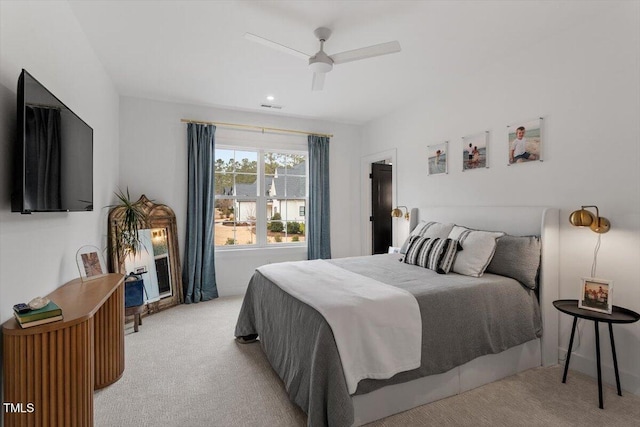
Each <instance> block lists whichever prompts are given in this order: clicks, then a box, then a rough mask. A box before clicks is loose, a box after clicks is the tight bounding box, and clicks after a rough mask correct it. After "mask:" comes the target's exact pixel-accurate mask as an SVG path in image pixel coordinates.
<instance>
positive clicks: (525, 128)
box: [507, 117, 542, 165]
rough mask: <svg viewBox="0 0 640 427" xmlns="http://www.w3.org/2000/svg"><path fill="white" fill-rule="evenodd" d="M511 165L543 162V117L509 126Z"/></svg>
mask: <svg viewBox="0 0 640 427" xmlns="http://www.w3.org/2000/svg"><path fill="white" fill-rule="evenodd" d="M507 133H508V135H509V141H508V142H509V143H508V149H509V165H512V164H519V163H527V162H532V161H535V160H539V161H542V117H539V118H537V119H535V120H529V121H522V122H518V123H516V124H513V125H509V126H507Z"/></svg>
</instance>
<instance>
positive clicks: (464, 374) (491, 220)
mask: <svg viewBox="0 0 640 427" xmlns="http://www.w3.org/2000/svg"><path fill="white" fill-rule="evenodd" d="M558 216H559V215H558V211H557V210H556V209H549V208H544V207H473V208H470V207H454V208H452V207H437V208H434V207H431V208H423V209H419V210H418V209H413V210H412V213H411V224H410V228H411V230H413V229H414V228H415V227H416V226H419V225H420V224H419V220H420V219H422V220H424V221H427V220H428V221H437V222H440V223H454V224H459V225H464V226H466V227H469V228H471V229H477V230H492V231H501V232H505V233H508V234H509V235H512V236H526V235H537V236H540V243H541V252H542V255H541V261H540V271H539V277H538V287H537V290H536V291H533V290H530V289H525V288H524V287H523V286H522V285H521V284H520V283H519V282H518V281H515V280H513V279H511V278H508V277H504V276H501V275H497V274H492V273H485V274H483V275H482V276H480V277H470V276H465V275H461V274H456V273H449V274H437V273H435V272H434V271H432V270H429V269H425V268H422V267H418V266H415V265H408V264H406V263H404V262H398V261H399V260H400V258H401V257H403V256H404V255H398V254H386V255H375V256H368V257H353V258H344V259H336V260H327V261H321V262H319V263H315V264H313V265H314V266H316V267H314V268H317V266H320V267H323V268H324V267H326V268H327V269H328V271H332V272H333V271H334V270H335V271H337V272H338V273H340V274H345V276H338V277H342V278H343V281H344V282H351V279H350V278H351V277H353V278H359V277H363V278H364V279H363V280H364V281H367V280H370V281H372V282H373V284H374V285H375V284H376V283H382V284H386V285H392V287H396V288H399V289H401V292H408V293H410V294H411V295H413V297H415V301H416V302H417V304H418V306H419V316H420V318H421V325H422V326H421V327H422V341H421V342H420V343H419V351H420V354H419V359H420V360H419V361H418V366H416V367H415V368H413V369H408V370H404V371H398V373H396V374H394V375H393V376H391V377H390V378H388V377H376V376H375V375H373V376H369V377H367V376H361V377H356V380H357V382H356V384H355V385H354V383H353V378H351V375H350V374H349V373H348V371H349V370H350V369H351V368H350V366H351V364H350V363H349V362H345V369H343V360H344V351H343V349H344V347H343V346H344V342H345V339H344V338H342V337H341V336H342V334H343V333H344V332H343V330H349V329H351V328H348V327H347V328H344V327H340V328H336V326H335V325H336V324H335V323H332V325H334V329H332V327H331V326H330V325H329V321H328V320H327V319H328V317H326V315H324V316H323V315H322V314H321V312H322V311H323V310H322V308H320V307H316V306H315V304H314V301H313V299H311V300H304V299H301V298H300V297H299V296H298V295H297V294H296V293H295V289H294V290H293V291H292V290H291V289H289V288H287V285H286V284H285V283H284V282H285V280H283V283H279V282H278V280H277V279H276V278H277V276H274V275H273V273H272V270H269V269H262V270H261V269H258V271H256V273H255V274H254V276H253V277H252V279H251V281H250V283H249V287H248V289H247V293H246V295H245V299H244V301H243V306H242V309H241V312H240V315H239V318H238V323H237V325H236V331H235V335H236V337H253V336H255V334H257V335H259V343H260V345H261V347H262V349H263V350H264V352H265V355H266V357H267V358H268V360H269V362H270V363H271V366H272V367H273V369H274V370H275V371H276V373H277V374H278V375H279V377H280V378H281V379H282V381H283V383H284V386H285V388H286V390H287V392H288V393H289V397H290V399H291V400H292V401H293V402H294V403H295V404H297V405H298V406H300V407H301V408H302V409H303V410H304V411H305V412H306V413H307V415H308V425H309V426H320V425H331V426H350V425H362V424H365V423H368V422H371V421H374V420H376V419H380V418H383V417H386V416H389V415H392V414H394V413H398V412H401V411H404V410H407V409H410V408H413V407H416V406H419V405H422V404H425V403H429V402H432V401H435V400H438V399H441V398H444V397H447V396H451V395H454V394H458V393H461V392H463V391H466V390H470V389H472V388H475V387H478V386H480V385H483V384H486V383H489V382H492V381H495V380H498V379H500V378H504V377H506V376H509V375H512V374H515V373H517V372H521V371H523V370H526V369H529V368H532V367H536V366H540V365H544V366H548V365H553V364H556V363H557V360H558V354H557V352H558V315H557V312H555V310H553V308H552V306H551V301H553V300H554V299H557V297H558V286H557V282H558V265H557V262H558V261H557V260H558V255H557V250H558ZM463 252H464V251H463ZM284 267H287V266H284ZM278 268H281V269H282V267H278ZM338 270H340V271H338ZM343 271H344V272H343ZM308 274H309V275H308V276H307V277H308V278H309V280H302V281H304V282H307V283H311V278H312V277H317V276H313V271H312V272H309V273H308ZM327 275H330V274H327ZM349 275H352V276H349ZM345 278H349V280H346V279H345ZM294 282H295V281H294ZM387 287H388V286H387ZM319 288H322V287H319ZM294 295H295V296H294ZM303 301H306V302H303ZM505 307H509V309H506V308H505ZM332 322H333V321H332ZM475 325H477V326H478V327H479V329H478V330H474V329H473V327H475ZM376 329H380V328H376ZM436 331H437V333H436ZM334 332H335V334H334ZM350 332H351V333H352V332H353V331H350ZM339 335H340V337H339ZM451 337H455V339H457V341H454V342H451ZM240 339H243V338H240ZM346 341H347V342H348V341H349V338H346ZM468 342H470V343H471V344H472V345H470V346H462V345H461V344H460V343H468ZM340 343H342V344H340ZM339 345H342V347H340V348H341V350H340V351H339V350H338V347H339ZM398 347H399V346H398ZM407 347H411V345H408V346H407ZM414 347H415V345H414ZM380 352H381V353H385V351H384V350H381V351H380ZM356 353H357V352H356ZM341 354H342V356H343V359H342V360H341ZM361 354H362V353H361ZM347 365H348V366H349V369H346V367H347ZM360 378H362V379H360ZM382 378H384V379H382Z"/></svg>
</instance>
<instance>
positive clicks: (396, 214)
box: [391, 206, 409, 221]
mask: <svg viewBox="0 0 640 427" xmlns="http://www.w3.org/2000/svg"><path fill="white" fill-rule="evenodd" d="M400 208H404V219H406V220H407V221H408V220H409V209H408V208H407V207H406V206H396V208H395V209H394V210H392V211H391V216H392V217H393V218H400V217H401V216H403V214H402V210H401V209H400Z"/></svg>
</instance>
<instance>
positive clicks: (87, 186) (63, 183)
mask: <svg viewBox="0 0 640 427" xmlns="http://www.w3.org/2000/svg"><path fill="white" fill-rule="evenodd" d="M17 137H18V138H17V144H16V145H17V146H16V151H15V158H16V161H15V164H14V167H15V171H14V172H15V176H14V184H15V185H14V191H13V195H12V201H11V210H12V211H13V212H22V213H31V212H73V211H92V210H93V129H92V128H91V127H90V126H89V125H87V124H86V123H85V122H84V121H83V120H82V119H81V118H80V117H78V116H77V115H76V114H75V113H74V112H73V111H71V110H70V109H69V108H67V106H66V105H64V104H63V103H62V102H61V101H60V100H59V99H58V98H56V97H55V96H54V95H53V94H52V93H51V92H49V91H48V90H47V88H45V87H44V86H43V85H41V84H40V83H39V82H38V81H37V80H36V79H35V78H34V77H33V76H31V75H30V74H29V73H28V72H27V71H26V70H22V73H21V74H20V78H19V79H18V135H17Z"/></svg>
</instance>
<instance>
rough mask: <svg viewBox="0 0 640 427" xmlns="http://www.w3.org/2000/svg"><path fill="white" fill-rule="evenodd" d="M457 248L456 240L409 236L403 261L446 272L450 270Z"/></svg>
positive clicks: (440, 272) (442, 272) (439, 272)
mask: <svg viewBox="0 0 640 427" xmlns="http://www.w3.org/2000/svg"><path fill="white" fill-rule="evenodd" d="M457 250H458V241H457V240H452V239H449V238H446V239H439V238H435V239H430V238H428V237H420V236H411V238H410V239H409V245H408V249H407V254H406V255H405V257H404V262H405V263H407V264H413V265H418V266H420V267H424V268H428V269H429V270H433V271H435V272H436V273H438V274H447V273H448V272H449V271H451V266H452V265H453V260H454V259H455V257H456V252H457Z"/></svg>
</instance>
